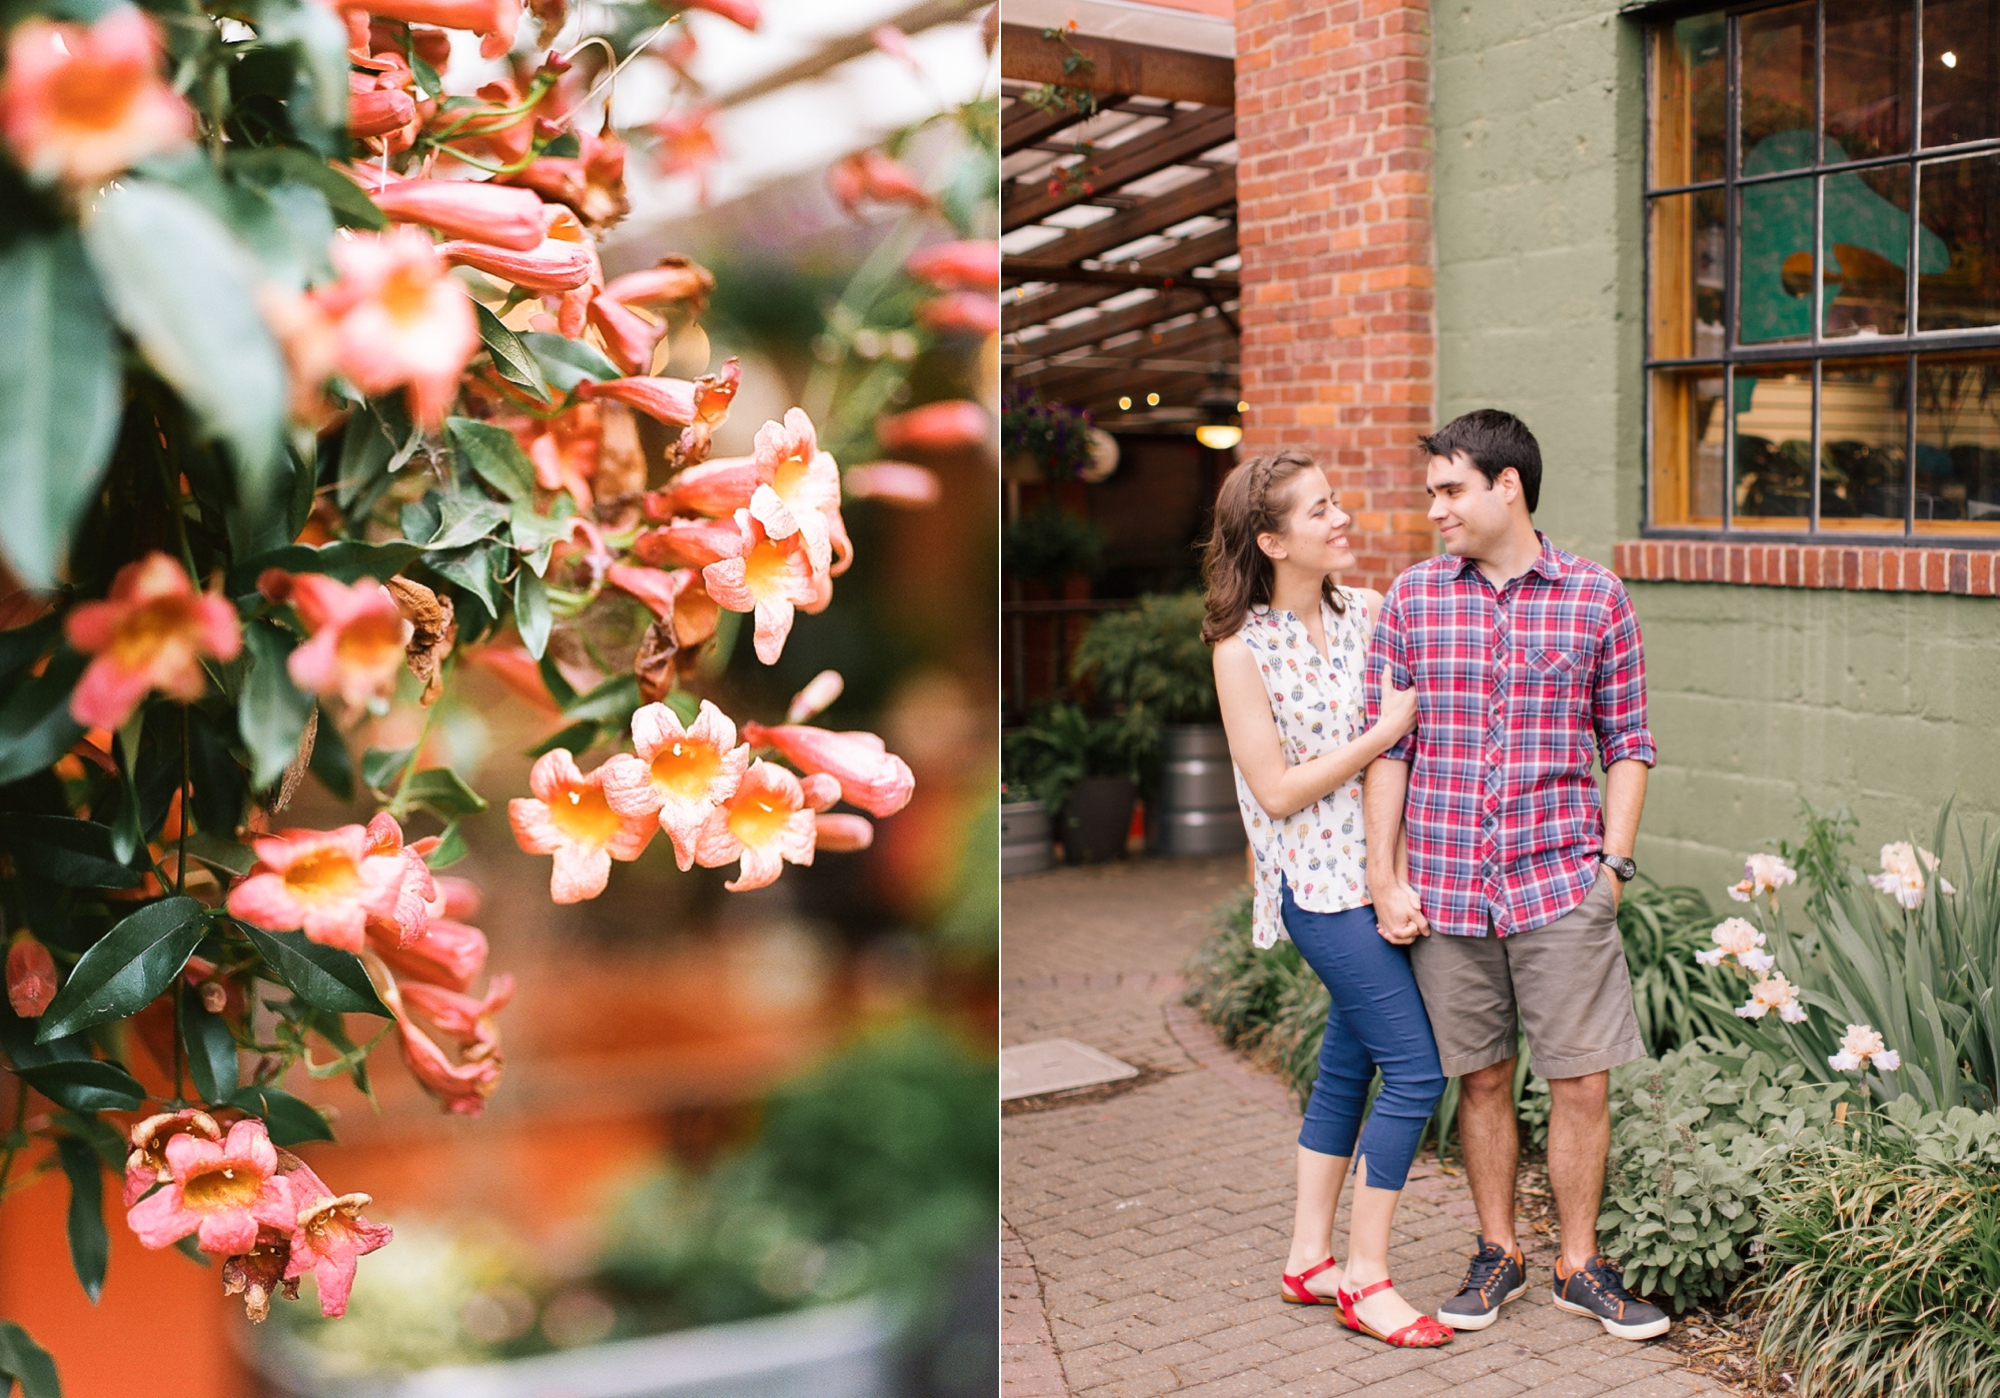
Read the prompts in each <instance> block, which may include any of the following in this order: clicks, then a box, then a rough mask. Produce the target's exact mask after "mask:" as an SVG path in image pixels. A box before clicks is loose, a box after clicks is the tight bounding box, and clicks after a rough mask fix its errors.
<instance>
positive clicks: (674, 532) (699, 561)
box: [632, 518, 744, 568]
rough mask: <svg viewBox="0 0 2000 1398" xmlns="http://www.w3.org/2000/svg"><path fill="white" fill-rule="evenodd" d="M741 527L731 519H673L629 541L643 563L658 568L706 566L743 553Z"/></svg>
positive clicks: (737, 556) (738, 556)
mask: <svg viewBox="0 0 2000 1398" xmlns="http://www.w3.org/2000/svg"><path fill="white" fill-rule="evenodd" d="M743 548H744V543H743V530H742V529H741V528H740V527H739V526H738V525H737V523H736V521H735V519H733V518H731V519H677V520H673V521H672V522H670V523H668V524H664V525H661V526H660V527H659V528H658V529H648V530H646V531H645V532H644V533H643V534H641V535H639V537H638V538H636V539H634V540H633V541H632V551H633V552H634V553H635V554H637V555H638V556H639V560H640V561H641V562H643V563H651V564H653V565H654V566H656V567H661V568H706V567H707V566H708V565H709V564H711V563H715V562H719V561H720V560H722V559H725V558H740V557H742V556H743Z"/></svg>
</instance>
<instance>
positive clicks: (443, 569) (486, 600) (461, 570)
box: [424, 544, 504, 621]
mask: <svg viewBox="0 0 2000 1398" xmlns="http://www.w3.org/2000/svg"><path fill="white" fill-rule="evenodd" d="M497 553H499V550H498V549H497V548H495V547H492V546H490V545H485V544H474V545H472V546H471V547H469V548H462V549H453V550H451V551H449V552H447V553H434V554H431V555H430V556H429V557H427V558H425V559H424V562H425V564H426V565H427V566H428V567H429V568H430V570H431V571H432V572H434V573H436V574H437V575H438V576H439V577H441V578H444V579H446V580H448V581H450V582H455V583H457V584H458V585H459V586H460V587H462V588H464V589H465V590H466V591H467V592H469V593H471V594H472V596H473V599H474V600H475V601H477V602H478V603H479V605H480V606H482V607H484V608H485V609H486V614H487V615H488V616H490V617H492V618H493V619H494V620H495V621H498V620H499V619H500V612H501V608H502V607H503V605H504V604H503V603H502V601H501V594H500V585H499V584H498V583H497V582H495V581H494V578H493V564H494V558H495V555H496V554H497Z"/></svg>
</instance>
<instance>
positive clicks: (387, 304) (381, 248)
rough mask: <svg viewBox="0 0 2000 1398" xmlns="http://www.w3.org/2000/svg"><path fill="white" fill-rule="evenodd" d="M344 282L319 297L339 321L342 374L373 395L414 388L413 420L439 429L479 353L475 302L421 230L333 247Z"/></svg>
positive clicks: (351, 239)
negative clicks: (469, 364)
mask: <svg viewBox="0 0 2000 1398" xmlns="http://www.w3.org/2000/svg"><path fill="white" fill-rule="evenodd" d="M333 263H334V266H335V268H336V269H338V271H339V272H340V280H339V281H338V282H336V283H334V284H333V285H332V286H330V287H326V288H323V289H321V290H319V291H316V292H314V293H313V296H314V299H315V300H316V301H317V302H318V304H319V306H320V307H321V309H322V310H324V311H325V312H326V313H327V314H328V315H329V316H331V317H332V318H333V319H334V322H335V325H334V340H335V348H336V357H337V362H338V365H339V368H340V372H341V373H342V374H344V375H346V377H347V379H348V381H349V382H350V383H352V384H353V385H354V386H355V387H356V388H358V389H360V390H361V391H362V392H363V393H366V394H368V395H370V396H374V395H377V394H382V393H387V392H388V391H389V390H390V389H392V388H396V387H399V386H401V385H405V384H407V385H408V386H409V399H410V415H411V416H412V417H414V418H415V419H417V421H418V422H419V423H420V424H422V425H424V426H426V427H436V426H437V425H438V424H439V423H441V422H442V421H443V419H444V413H445V409H446V408H447V407H449V406H450V404H451V400H452V399H453V397H455V396H456V395H457V393H458V379H459V375H460V374H462V373H464V372H465V365H466V361H468V360H469V359H471V358H472V356H473V354H474V353H475V352H476V351H477V350H478V349H479V327H478V324H477V322H476V320H475V319H474V317H473V312H472V301H471V299H470V298H469V297H468V296H467V295H466V294H465V290H464V288H463V287H461V286H459V285H458V283H457V282H455V281H453V280H452V279H451V277H450V276H449V275H448V271H447V268H446V266H445V264H444V262H443V260H442V259H441V258H440V257H439V256H438V250H437V247H436V246H435V245H434V244H433V243H432V242H431V240H430V239H429V238H427V237H425V236H424V235H423V234H422V233H420V232H418V231H417V230H416V229H414V228H396V229H392V230H390V231H389V232H387V233H381V234H370V233H354V234H344V235H343V236H342V237H340V238H337V239H335V240H334V243H333Z"/></svg>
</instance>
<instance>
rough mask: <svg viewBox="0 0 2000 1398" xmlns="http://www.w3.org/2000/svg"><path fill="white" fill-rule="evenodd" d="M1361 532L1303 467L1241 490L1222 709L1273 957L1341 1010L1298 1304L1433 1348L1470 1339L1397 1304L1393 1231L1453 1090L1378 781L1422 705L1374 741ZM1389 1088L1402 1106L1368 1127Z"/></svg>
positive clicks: (1220, 606) (1232, 496) (1230, 570)
mask: <svg viewBox="0 0 2000 1398" xmlns="http://www.w3.org/2000/svg"><path fill="white" fill-rule="evenodd" d="M1348 522H1349V521H1348V517H1347V516H1346V515H1345V514H1343V513H1341V510H1340V507H1339V505H1338V504H1337V503H1335V500H1334V497H1333V494H1332V492H1331V491H1330V490H1329V489H1328V488H1327V482H1326V478H1325V476H1323V475H1322V474H1321V473H1320V471H1319V470H1318V469H1317V468H1316V467H1315V466H1314V465H1313V463H1312V461H1311V459H1310V458H1309V457H1306V456H1304V455H1302V454H1300V453H1298V452H1292V451H1280V452H1278V453H1276V454H1275V455H1272V456H1263V457H1258V458H1256V459H1255V460H1252V461H1249V462H1246V463H1245V464H1244V465H1242V466H1240V467H1238V468H1237V469H1236V470H1235V471H1232V472H1231V473H1230V474H1229V476H1228V477H1227V479H1225V480H1224V481H1223V484H1222V490H1221V493H1220V495H1219V496H1218V497H1217V499H1216V504H1215V527H1214V531H1213V533H1212V534H1211V535H1210V537H1209V541H1208V552H1207V557H1206V560H1205V565H1204V571H1205V575H1206V580H1207V585H1208V597H1207V605H1208V616H1207V619H1206V621H1205V622H1204V624H1203V626H1202V639H1203V640H1205V641H1207V642H1209V644H1211V645H1212V646H1214V647H1215V689H1216V694H1217V696H1218V698H1220V700H1221V702H1222V722H1223V726H1224V727H1225V728H1226V729H1227V730H1228V734H1229V752H1230V756H1231V757H1232V758H1233V759H1234V760H1235V765H1236V792H1237V800H1238V802H1239V804H1240V805H1241V806H1242V808H1243V823H1244V825H1245V827H1246V828H1247V829H1248V831H1249V835H1250V845H1251V851H1252V853H1253V855H1254V867H1255V871H1256V873H1255V888H1254V900H1253V911H1252V925H1253V928H1254V936H1255V940H1256V943H1257V945H1258V946H1260V947H1267V946H1271V945H1273V944H1275V943H1276V942H1277V940H1278V939H1279V938H1280V937H1284V936H1286V935H1288V934H1289V936H1290V937H1291V940H1292V941H1293V943H1294V944H1296V945H1297V947H1298V949H1299V953H1300V955H1302V956H1303V957H1304V958H1305V959H1306V962H1307V963H1308V964H1309V965H1310V966H1311V967H1312V968H1313V971H1314V972H1315V973H1316V974H1317V975H1318V976H1319V978H1320V979H1321V980H1322V981H1324V982H1325V983H1326V987H1327V990H1328V991H1329V992H1331V994H1332V997H1333V1003H1332V1006H1331V1008H1330V1009H1329V1010H1328V1011H1327V1021H1326V1039H1325V1041H1324V1043H1323V1044H1322V1045H1321V1048H1320V1056H1319V1080H1318V1082H1317V1083H1315V1084H1314V1087H1313V1093H1312V1099H1311V1101H1310V1102H1309V1103H1308V1104H1307V1107H1306V1119H1305V1125H1304V1126H1303V1127H1302V1128H1301V1129H1300V1131H1299V1157H1298V1171H1299V1202H1298V1212H1297V1215H1296V1217H1295V1220H1294V1224H1293V1230H1292V1250H1291V1257H1290V1260H1289V1261H1287V1262H1286V1264H1285V1270H1284V1272H1283V1273H1282V1275H1281V1281H1280V1286H1281V1289H1282V1293H1283V1295H1284V1298H1285V1299H1286V1300H1287V1301H1293V1302H1298V1303H1300V1304H1305V1305H1329V1304H1334V1303H1336V1302H1337V1303H1338V1305H1339V1306H1340V1314H1341V1319H1342V1321H1343V1322H1344V1323H1345V1324H1346V1325H1348V1326H1349V1327H1350V1328H1351V1329H1356V1330H1360V1331H1362V1332H1364V1333H1366V1334H1369V1335H1373V1336H1375V1337H1376V1338H1377V1339H1380V1340H1386V1341H1387V1342H1388V1343H1390V1344H1392V1345H1399V1346H1407V1347H1421V1348H1428V1347H1432V1346H1436V1345H1442V1344H1444V1343H1446V1342H1447V1341H1449V1340H1450V1339H1451V1338H1452V1331H1451V1330H1450V1329H1449V1328H1448V1327H1446V1326H1444V1325H1440V1324H1439V1323H1438V1322H1437V1321H1436V1320H1434V1319H1433V1318H1431V1317H1430V1316H1427V1315H1422V1314H1420V1313H1419V1312H1417V1311H1416V1310H1415V1309H1414V1308H1413V1307H1412V1306H1410V1304H1409V1303H1408V1302H1406V1301H1404V1300H1403V1298H1402V1297H1400V1296H1398V1295H1397V1294H1396V1291H1395V1286H1394V1284H1393V1283H1392V1282H1391V1281H1390V1280H1389V1225H1390V1222H1391V1220H1392V1219H1393V1218H1394V1216H1395V1212H1396V1201H1397V1198H1398V1197H1399V1195H1400V1193H1401V1191H1402V1188H1403V1182H1404V1179H1405V1177H1406V1176H1407V1174H1408V1173H1409V1168H1410V1161H1411V1158H1412V1157H1413V1156H1414V1155H1415V1154H1416V1149H1417V1140H1418V1137H1419V1136H1420V1135H1421V1134H1422V1132H1423V1127H1424V1123H1425V1121H1426V1120H1428V1119H1429V1117H1430V1115H1431V1111H1432V1109H1433V1108H1434V1107H1435V1106H1436V1105H1437V1100H1438V1097H1439V1096H1440V1095H1441V1094H1442V1093H1443V1091H1444V1075H1443V1074H1442V1073H1441V1072H1440V1071H1439V1068H1438V1054H1437V1045H1436V1043H1435V1042H1434V1041H1433V1040H1432V1038H1431V1029H1430V1021H1429V1020H1428V1018H1426V1016H1425V1014H1424V1007H1423V1001H1422V1000H1421V999H1420V998H1419V997H1418V994H1417V984H1416V980H1415V978H1414V977H1413V976H1412V975H1411V973H1410V961H1409V953H1408V952H1407V951H1406V950H1405V949H1404V948H1402V947H1400V946H1396V945H1393V944H1392V943H1390V942H1388V941H1386V940H1385V939H1384V938H1383V937H1382V936H1381V935H1380V934H1379V933H1377V931H1376V930H1375V914H1374V910H1373V909H1372V908H1370V907H1369V905H1368V879H1367V874H1366V868H1367V864H1366V858H1365V855H1364V837H1363V835H1362V820H1361V783H1360V780H1359V777H1360V773H1361V770H1362V769H1363V768H1364V767H1366V766H1367V765H1368V763H1369V762H1370V761H1372V760H1373V759H1375V758H1376V757H1379V756H1381V754H1382V753H1384V752H1386V751H1388V749H1389V748H1390V747H1391V746H1393V745H1394V744H1395V743H1396V741H1397V740H1398V739H1399V738H1401V737H1402V736H1403V735H1404V734H1406V733H1408V732H1410V731H1411V730H1412V729H1414V728H1415V727H1416V718H1417V698H1416V693H1415V691H1414V690H1395V689H1391V690H1389V691H1388V692H1386V693H1385V694H1384V695H1383V696H1382V705H1381V716H1380V718H1379V720H1378V721H1377V722H1376V723H1375V725H1374V726H1373V727H1372V728H1368V729H1366V730H1365V731H1364V730H1363V729H1362V728H1361V722H1362V714H1363V703H1362V697H1363V696H1362V676H1363V660H1364V657H1365V655H1366V653H1367V649H1368V635H1369V631H1370V628H1371V627H1372V625H1373V620H1374V617H1375V614H1376V611H1377V609H1378V608H1379V607H1380V606H1381V602H1382V599H1381V596H1380V595H1379V594H1377V593H1374V592H1368V591H1365V590H1360V589H1354V588H1344V587H1337V586H1335V585H1334V584H1333V582H1332V580H1331V579H1330V578H1329V577H1328V574H1331V573H1338V572H1340V571H1341V570H1343V569H1349V568H1352V567H1354V555H1353V553H1351V552H1350V551H1349V550H1348V546H1347V539H1346V537H1345V535H1344V534H1343V532H1342V531H1344V530H1345V529H1346V528H1347V525H1348ZM1374 853H1375V856H1376V857H1377V858H1381V859H1389V858H1394V857H1395V851H1392V850H1378V851H1375V852H1374ZM1377 1068H1380V1069H1381V1070H1382V1091H1381V1093H1380V1095H1379V1096H1378V1097H1377V1098H1376V1101H1375V1106H1374V1110H1373V1111H1372V1112H1369V1114H1368V1121H1367V1125H1366V1126H1365V1127H1364V1126H1363V1125H1362V1120H1361V1117H1362V1112H1363V1110H1364V1109H1365V1108H1366V1106H1367V1101H1368V1088H1369V1084H1370V1082H1371V1081H1372V1080H1373V1078H1374V1075H1375V1070H1376V1069H1377ZM1357 1137H1358V1138H1359V1140H1358V1144H1357ZM1350 1156H1352V1157H1353V1163H1354V1176H1355V1178H1354V1206H1353V1212H1352V1217H1351V1218H1350V1220H1349V1227H1348V1237H1349V1243H1350V1251H1349V1254H1348V1259H1347V1267H1346V1271H1345V1273H1344V1274H1343V1273H1342V1272H1341V1271H1340V1270H1339V1269H1338V1268H1337V1266H1336V1264H1335V1262H1334V1260H1333V1257H1332V1256H1331V1252H1332V1241H1333V1218H1334V1212H1335V1210H1336V1209H1337V1208H1338V1206H1339V1203H1340V1191H1341V1186H1342V1184H1343V1183H1344V1182H1345V1180H1346V1177H1347V1168H1348V1161H1349V1157H1350Z"/></svg>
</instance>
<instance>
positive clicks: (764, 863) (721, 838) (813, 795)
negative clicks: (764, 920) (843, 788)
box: [695, 761, 839, 893]
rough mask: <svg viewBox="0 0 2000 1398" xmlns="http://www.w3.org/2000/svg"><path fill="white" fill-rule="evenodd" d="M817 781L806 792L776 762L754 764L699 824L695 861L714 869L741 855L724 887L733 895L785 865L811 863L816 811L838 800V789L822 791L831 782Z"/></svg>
mask: <svg viewBox="0 0 2000 1398" xmlns="http://www.w3.org/2000/svg"><path fill="white" fill-rule="evenodd" d="M806 781H807V782H813V781H814V779H813V778H811V777H808V778H807V779H806ZM820 781H821V784H818V785H815V786H814V787H812V788H811V789H810V790H809V789H808V788H807V786H806V784H805V783H802V782H801V781H800V780H799V779H798V778H797V777H795V776H793V775H792V774H791V773H790V772H787V771H786V770H785V769H784V768H783V767H780V766H778V765H776V764H775V763H771V762H763V761H757V762H752V763H751V764H750V770H749V771H747V772H745V773H744V774H743V781H742V783H741V784H740V785H739V786H738V787H737V789H736V793H735V794H734V795H733V796H731V797H730V798H729V800H728V801H727V802H725V803H724V804H722V805H720V806H718V807H717V808H716V809H715V810H714V811H712V812H711V813H710V814H709V817H708V820H707V822H706V823H705V824H704V825H703V826H702V829H701V833H700V835H699V836H698V837H697V838H696V841H695V858H696V860H698V861H699V862H700V864H701V866H702V867H703V868H704V869H717V868H720V867H721V866H723V865H724V864H728V863H730V862H731V861H734V860H739V859H740V860H741V861H742V864H741V867H740V868H739V869H738V871H737V876H736V877H735V878H734V879H732V880H731V881H730V882H728V883H726V884H724V885H723V887H724V888H726V889H728V890H729V891H730V892H731V893H741V892H744V891H746V890H748V889H752V888H762V887H764V886H765V885H766V884H769V883H773V882H775V881H776V879H777V877H778V875H779V874H781V873H783V872H784V867H785V865H786V864H787V863H791V864H810V863H812V861H813V846H814V844H815V841H816V837H817V829H816V827H815V824H814V809H815V807H824V806H830V805H832V804H833V803H834V801H836V800H838V799H839V790H838V788H837V787H835V788H834V789H833V790H832V791H828V790H826V788H827V787H832V786H833V783H832V782H827V781H824V779H820Z"/></svg>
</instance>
